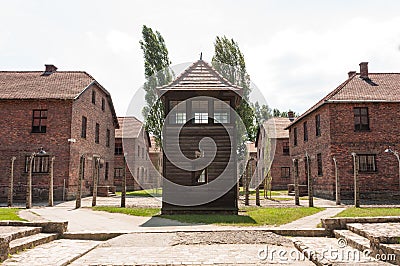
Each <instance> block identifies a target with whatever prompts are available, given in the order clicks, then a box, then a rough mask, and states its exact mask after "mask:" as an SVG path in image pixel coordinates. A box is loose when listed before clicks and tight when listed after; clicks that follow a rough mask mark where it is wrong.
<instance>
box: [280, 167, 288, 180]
mask: <svg viewBox="0 0 400 266" xmlns="http://www.w3.org/2000/svg"><path fill="white" fill-rule="evenodd" d="M289 177H290V167H281V178H289Z"/></svg>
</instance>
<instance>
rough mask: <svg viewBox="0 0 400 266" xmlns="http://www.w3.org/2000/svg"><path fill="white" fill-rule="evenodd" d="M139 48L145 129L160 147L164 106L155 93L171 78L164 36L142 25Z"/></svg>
mask: <svg viewBox="0 0 400 266" xmlns="http://www.w3.org/2000/svg"><path fill="white" fill-rule="evenodd" d="M142 38H143V39H142V40H141V41H140V42H139V43H140V48H141V49H142V50H143V57H144V70H145V71H144V73H145V77H146V82H145V84H144V87H143V89H144V90H145V91H146V95H145V100H146V106H145V107H144V108H143V110H142V114H143V116H144V119H145V121H144V124H145V129H146V131H147V132H148V133H150V134H152V135H154V137H155V140H156V145H157V146H158V147H161V133H162V126H163V123H164V107H163V104H162V102H161V100H160V99H159V97H158V95H157V93H156V90H155V89H156V87H159V86H163V85H165V84H167V83H169V82H170V81H171V80H172V76H173V74H172V71H171V70H170V69H169V65H170V64H171V62H170V60H169V57H168V50H167V46H166V44H165V41H164V38H163V37H162V36H161V34H160V33H159V32H158V31H156V32H154V31H153V30H152V29H151V28H150V27H147V26H146V25H143V29H142Z"/></svg>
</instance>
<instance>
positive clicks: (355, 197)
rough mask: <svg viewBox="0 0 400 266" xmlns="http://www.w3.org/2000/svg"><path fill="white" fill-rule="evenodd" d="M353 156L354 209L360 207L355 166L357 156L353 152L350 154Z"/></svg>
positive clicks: (356, 165) (356, 168) (356, 166)
mask: <svg viewBox="0 0 400 266" xmlns="http://www.w3.org/2000/svg"><path fill="white" fill-rule="evenodd" d="M351 155H352V156H353V164H354V207H356V208H359V207H360V191H359V188H358V176H357V172H358V164H357V154H356V153H355V152H353V153H351Z"/></svg>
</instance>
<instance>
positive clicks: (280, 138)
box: [256, 112, 293, 190]
mask: <svg viewBox="0 0 400 266" xmlns="http://www.w3.org/2000/svg"><path fill="white" fill-rule="evenodd" d="M290 113H291V115H293V112H290ZM291 119H293V118H292V117H291ZM289 124H290V119H289V118H285V117H274V118H271V119H268V120H267V121H265V122H264V123H263V124H262V125H261V126H260V128H259V130H258V132H257V139H256V147H257V162H258V175H259V176H260V177H261V179H262V180H264V179H265V177H267V175H269V176H270V177H271V178H272V189H273V190H279V189H287V188H288V186H287V185H288V184H289V183H291V182H293V180H292V178H291V168H292V160H291V158H290V154H289V150H290V149H289V132H288V131H287V130H285V128H286V127H287V126H288V125H289ZM271 153H272V154H273V157H270V156H271ZM271 161H272V163H271Z"/></svg>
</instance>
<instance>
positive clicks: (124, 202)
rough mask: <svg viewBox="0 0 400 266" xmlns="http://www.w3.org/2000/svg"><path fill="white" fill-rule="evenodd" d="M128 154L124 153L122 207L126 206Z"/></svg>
mask: <svg viewBox="0 0 400 266" xmlns="http://www.w3.org/2000/svg"><path fill="white" fill-rule="evenodd" d="M126 156H127V154H124V176H123V177H122V193H121V208H125V207H126Z"/></svg>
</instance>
